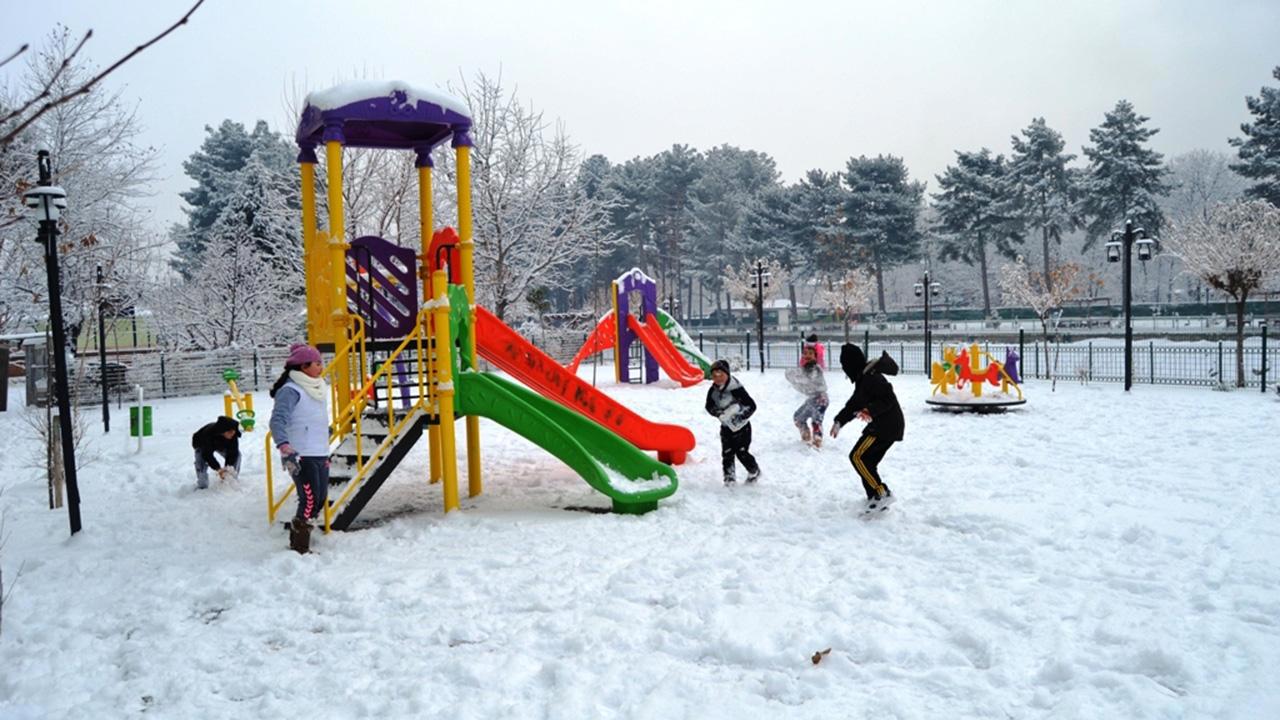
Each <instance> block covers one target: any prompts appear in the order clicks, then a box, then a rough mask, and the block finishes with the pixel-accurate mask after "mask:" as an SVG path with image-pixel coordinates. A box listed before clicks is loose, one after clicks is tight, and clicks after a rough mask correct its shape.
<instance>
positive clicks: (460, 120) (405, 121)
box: [296, 80, 471, 150]
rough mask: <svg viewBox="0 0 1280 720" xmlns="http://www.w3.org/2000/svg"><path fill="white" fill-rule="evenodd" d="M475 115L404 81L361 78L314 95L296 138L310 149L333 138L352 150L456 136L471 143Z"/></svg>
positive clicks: (452, 100)
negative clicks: (470, 131)
mask: <svg viewBox="0 0 1280 720" xmlns="http://www.w3.org/2000/svg"><path fill="white" fill-rule="evenodd" d="M469 112H470V111H469V110H468V109H467V105H466V103H464V102H463V101H461V100H459V99H457V98H455V97H453V96H451V95H447V94H445V93H440V92H435V91H431V90H424V89H422V88H419V87H415V86H413V85H410V84H409V83H406V82H403V81H401V80H389V81H371V80H356V81H352V82H346V83H342V84H341V85H335V86H334V87H331V88H329V89H327V90H319V91H316V92H313V93H309V94H308V95H307V98H306V101H305V104H304V107H303V111H302V117H301V119H300V120H299V122H298V132H297V138H296V139H297V142H298V144H299V145H300V146H302V147H303V148H304V150H305V149H306V148H313V147H315V146H316V145H317V144H319V143H321V142H323V141H325V140H330V139H339V140H341V141H342V143H343V144H344V145H346V146H348V147H376V148H397V149H421V148H424V147H426V148H430V147H434V146H436V145H437V144H439V143H441V142H443V141H444V140H445V139H447V138H449V137H450V136H451V135H453V136H455V144H464V145H470V144H471V141H470V138H469V137H467V131H468V130H470V128H471V116H470V114H469ZM331 131H332V132H333V133H335V134H334V135H331V134H330V133H331ZM459 140H461V142H460V143H459Z"/></svg>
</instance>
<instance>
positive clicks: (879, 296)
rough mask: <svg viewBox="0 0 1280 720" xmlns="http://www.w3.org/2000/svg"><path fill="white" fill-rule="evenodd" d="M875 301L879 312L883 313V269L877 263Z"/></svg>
mask: <svg viewBox="0 0 1280 720" xmlns="http://www.w3.org/2000/svg"><path fill="white" fill-rule="evenodd" d="M876 300H877V301H878V302H879V305H880V312H884V269H883V268H882V267H880V263H879V261H877V262H876Z"/></svg>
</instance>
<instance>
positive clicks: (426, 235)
mask: <svg viewBox="0 0 1280 720" xmlns="http://www.w3.org/2000/svg"><path fill="white" fill-rule="evenodd" d="M416 165H417V166H418V223H419V225H418V233H419V235H420V236H421V238H422V255H421V257H419V258H418V274H419V277H420V278H421V280H422V282H421V284H420V287H421V288H422V294H423V296H426V295H427V294H428V293H427V291H428V289H429V288H431V285H432V283H433V282H434V279H433V278H432V276H431V261H432V259H431V258H430V257H428V254H429V253H430V252H431V234H432V233H433V232H434V231H435V216H434V214H433V213H434V210H433V208H432V205H431V148H426V149H419V150H418V160H417V162H416ZM432 294H434V290H432ZM430 340H431V338H428V341H430ZM426 352H428V353H430V354H432V355H436V351H435V348H434V346H433V347H429V348H428V349H427V350H426ZM436 361H437V362H439V356H438V355H436ZM419 362H422V361H421V360H419ZM427 388H428V399H429V400H430V401H431V403H428V405H427V409H428V410H435V411H436V412H437V413H438V412H439V411H438V410H436V409H435V407H433V404H438V399H437V398H436V397H435V396H436V394H437V391H436V390H435V389H434V387H433V386H432V383H431V382H428V383H427ZM427 447H428V448H429V450H430V453H429V457H430V463H429V465H428V476H427V479H428V480H429V481H430V482H433V483H435V482H439V481H440V452H441V451H440V426H439V425H430V426H428V427H427Z"/></svg>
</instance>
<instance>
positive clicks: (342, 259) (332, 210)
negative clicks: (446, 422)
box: [324, 128, 351, 415]
mask: <svg viewBox="0 0 1280 720" xmlns="http://www.w3.org/2000/svg"><path fill="white" fill-rule="evenodd" d="M330 130H331V129H330V128H326V129H325V143H324V151H325V170H326V171H327V173H328V177H329V188H328V189H329V196H328V201H329V205H328V209H329V252H328V253H327V255H328V257H329V283H328V285H329V286H328V287H327V288H324V290H326V291H327V292H326V294H327V295H328V296H329V302H330V312H329V327H328V333H327V334H328V336H329V337H328V339H329V342H331V343H333V345H334V347H335V348H337V347H341V346H342V345H343V344H344V343H345V342H346V329H347V248H349V247H350V245H348V244H347V243H346V240H345V238H346V229H345V227H344V223H345V222H346V219H345V217H344V215H343V207H342V141H341V140H338V139H330ZM332 130H334V131H337V130H339V129H338V128H333V129H332ZM334 134H336V135H340V133H338V132H335V133H334ZM334 370H335V372H334V377H335V378H337V379H338V380H339V381H340V382H343V383H346V384H347V387H339V388H335V390H336V391H337V397H338V401H339V403H340V405H339V407H337V408H335V409H334V413H335V414H336V415H341V414H342V413H343V412H344V411H345V410H346V406H347V404H348V403H350V402H351V388H350V382H351V372H350V365H349V363H348V359H347V358H346V357H335V358H334Z"/></svg>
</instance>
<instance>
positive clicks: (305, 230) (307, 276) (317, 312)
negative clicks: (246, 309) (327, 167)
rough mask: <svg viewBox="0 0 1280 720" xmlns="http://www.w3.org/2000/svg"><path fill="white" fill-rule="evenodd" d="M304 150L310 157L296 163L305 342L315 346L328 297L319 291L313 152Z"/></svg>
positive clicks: (325, 316) (321, 254)
mask: <svg viewBox="0 0 1280 720" xmlns="http://www.w3.org/2000/svg"><path fill="white" fill-rule="evenodd" d="M303 153H304V155H309V157H306V158H305V159H304V160H303V161H302V162H300V163H299V164H298V168H299V170H300V171H301V174H302V272H303V277H304V280H305V282H306V285H305V287H306V294H307V341H308V342H310V343H311V344H312V345H314V344H316V343H317V342H320V341H321V338H322V337H323V336H324V335H325V332H324V328H325V325H326V323H327V319H328V315H329V313H328V309H329V302H328V301H329V298H328V296H327V295H326V294H325V293H323V292H321V291H320V287H322V286H323V280H322V278H324V273H323V270H324V268H325V266H326V265H327V263H326V262H325V257H324V252H323V251H322V250H321V248H320V247H319V245H320V243H319V242H317V239H316V238H317V233H316V161H315V151H314V150H312V149H305V150H304V151H303Z"/></svg>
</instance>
